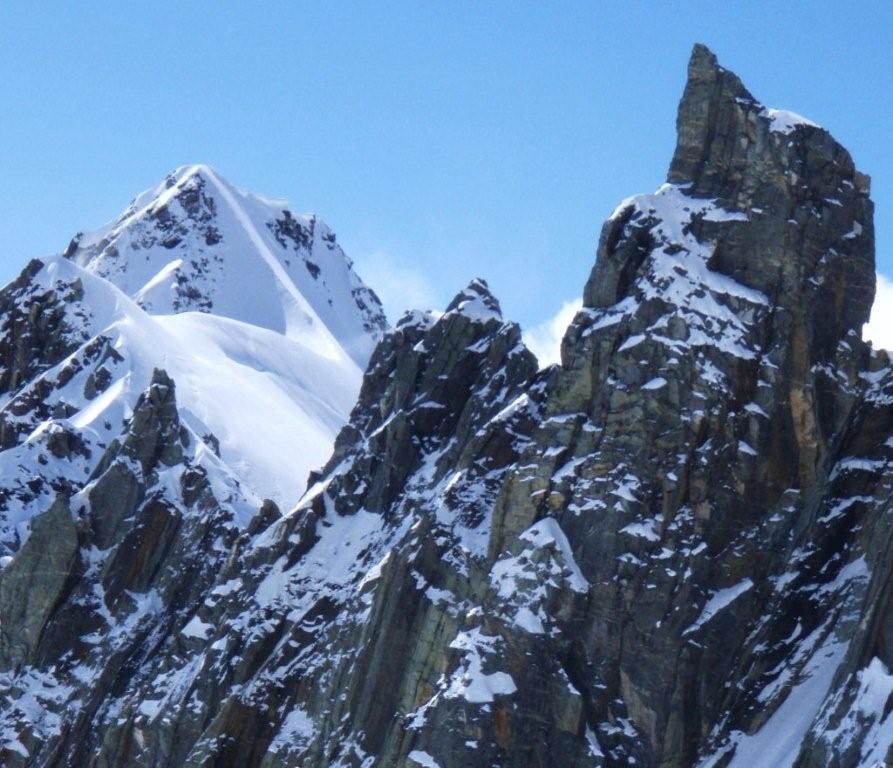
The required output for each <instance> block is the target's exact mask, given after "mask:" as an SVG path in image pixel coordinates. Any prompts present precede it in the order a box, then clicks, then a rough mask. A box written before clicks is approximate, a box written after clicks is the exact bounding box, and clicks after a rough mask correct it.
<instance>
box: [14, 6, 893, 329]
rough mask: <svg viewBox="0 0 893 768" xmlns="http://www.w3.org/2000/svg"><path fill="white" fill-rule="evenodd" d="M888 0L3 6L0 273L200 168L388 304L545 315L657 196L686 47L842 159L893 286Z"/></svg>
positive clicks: (527, 320) (534, 317)
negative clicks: (867, 183)
mask: <svg viewBox="0 0 893 768" xmlns="http://www.w3.org/2000/svg"><path fill="white" fill-rule="evenodd" d="M782 5H783V6H784V7H782ZM891 7H893V5H891V4H881V3H876V4H874V5H873V6H872V5H870V4H868V3H863V4H859V5H858V12H853V11H852V10H845V9H844V8H843V6H842V5H841V4H840V3H830V2H827V3H826V2H811V3H785V4H780V3H765V4H762V5H761V4H759V3H746V4H734V3H722V4H720V3H715V2H711V3H700V2H690V3H673V4H669V3H664V4H658V3H637V2H623V3H595V2H593V3H551V4H543V3H519V2H510V3H509V2H506V3H498V2H494V3H487V4H482V3H464V2H456V1H453V2H425V3H418V2H412V3H359V2H358V3H352V4H348V3H339V2H333V3H319V4H314V5H311V4H299V3H276V2H267V3H263V4H257V3H250V4H249V3H241V4H236V3H200V2H190V3H169V2H153V3H149V4H141V5H140V6H137V5H135V4H130V3H116V4H112V3H108V4H104V3H100V2H93V3H89V4H88V3H65V4H63V3H53V4H40V5H35V4H32V3H25V2H5V3H3V4H2V5H0V72H2V73H3V76H2V78H0V101H2V103H3V104H4V105H5V110H4V118H3V120H2V121H0V146H2V147H3V151H2V152H0V179H2V184H0V221H2V222H3V225H4V231H5V233H6V234H5V237H4V242H3V248H2V251H0V279H2V280H4V281H5V280H6V279H8V278H10V277H12V276H14V275H15V274H16V273H17V272H18V271H19V269H21V267H22V266H23V265H24V263H25V262H26V261H27V260H28V259H29V258H30V257H33V256H39V255H41V254H45V253H50V252H54V251H57V250H60V249H61V248H63V247H64V246H65V245H66V243H67V242H68V240H69V238H70V237H71V236H72V235H73V234H74V233H75V232H76V231H78V230H79V229H91V228H95V227H96V226H98V225H100V224H102V223H103V222H105V221H106V220H108V219H110V218H112V217H113V216H115V215H116V214H117V213H118V212H119V211H120V210H121V209H122V208H123V207H124V206H125V205H126V204H127V203H128V202H129V200H130V199H131V198H132V197H133V196H134V195H135V194H136V193H137V192H139V191H141V190H142V189H144V188H146V187H149V186H151V185H153V184H155V183H156V182H157V181H159V180H160V179H161V178H162V177H163V176H164V175H165V173H167V172H168V171H169V170H171V169H173V168H174V167H176V166H178V165H182V164H186V163H195V162H205V163H210V164H211V165H213V166H215V167H216V168H217V169H218V171H219V172H220V173H221V174H222V175H223V176H225V177H226V178H227V179H229V180H230V181H231V182H233V183H235V184H237V185H239V186H242V187H246V188H249V189H251V190H253V191H256V192H259V193H262V194H267V195H270V196H285V197H288V198H289V200H290V201H291V204H292V206H293V207H294V208H295V209H296V210H300V211H313V212H316V213H318V214H319V215H320V216H322V217H323V218H324V219H325V220H326V221H327V222H328V223H329V224H330V226H332V227H333V228H334V229H335V231H336V232H337V233H338V236H339V239H340V240H341V242H342V243H343V244H344V246H345V248H346V250H347V251H348V253H349V254H350V255H351V256H352V257H353V258H354V260H355V262H356V263H357V266H358V268H359V270H360V272H361V274H362V275H363V276H364V278H365V279H366V280H367V282H368V283H370V284H371V285H372V287H373V288H375V289H376V290H378V291H379V292H380V293H381V294H382V295H383V297H384V298H385V299H386V303H387V305H388V308H389V310H390V311H391V313H392V314H393V313H394V312H395V311H396V310H397V309H399V308H400V305H402V304H433V305H435V306H436V305H442V304H443V303H445V302H446V301H447V300H448V299H449V298H450V296H451V295H452V294H454V293H455V292H456V291H457V290H458V289H459V288H460V287H461V286H462V285H464V284H465V283H466V282H467V281H468V279H469V278H471V277H472V276H475V275H480V276H482V277H485V278H487V279H488V280H489V282H490V284H491V287H492V288H493V290H494V292H495V293H496V295H497V296H498V297H499V298H500V300H501V301H502V304H503V309H504V311H505V314H506V315H508V316H510V317H512V318H514V319H517V320H519V321H520V322H521V323H522V324H524V325H525V326H527V327H531V326H534V325H536V324H540V323H543V322H546V321H547V320H548V319H549V318H550V317H552V316H553V315H554V314H555V312H556V311H557V310H558V309H559V308H560V307H561V305H562V304H563V303H564V302H566V301H570V300H573V299H574V298H575V297H578V296H579V294H580V292H581V290H582V286H583V283H584V281H585V279H586V277H587V275H588V273H589V270H590V268H591V266H592V261H593V258H594V251H595V245H596V241H597V238H598V233H599V229H600V227H601V224H602V222H603V220H604V219H605V217H606V216H607V215H608V214H609V213H610V212H611V211H612V210H613V208H614V207H615V205H616V204H617V203H618V202H619V201H620V200H621V199H622V198H624V197H626V196H628V195H630V194H633V193H636V192H649V191H653V190H654V189H655V188H656V187H657V186H659V185H660V184H661V183H662V182H663V180H664V175H665V173H666V168H667V165H668V163H669V159H670V155H671V153H672V149H673V144H674V121H675V114H676V105H677V103H678V100H679V96H680V95H681V92H682V87H683V84H684V79H685V65H686V61H687V59H688V55H689V52H690V49H691V45H692V43H693V42H695V41H701V42H704V43H706V44H707V45H709V46H710V47H711V48H712V49H713V50H714V51H715V52H716V53H717V55H718V56H719V58H720V62H721V63H722V64H724V65H725V66H727V67H729V68H731V69H734V70H735V71H737V72H738V74H739V75H740V76H741V77H742V79H743V80H744V82H745V83H746V84H747V85H748V87H749V88H750V89H751V91H752V92H753V93H754V95H755V96H757V98H759V99H760V100H762V101H763V102H764V103H766V104H767V105H770V106H775V107H783V108H788V109H792V110H794V111H796V112H799V113H801V114H803V115H806V116H808V117H810V118H811V119H813V120H815V121H816V122H819V123H820V124H822V125H824V126H825V127H826V128H828V129H829V130H831V132H832V133H833V134H834V135H835V136H836V137H837V138H838V139H839V140H840V141H841V142H843V143H844V144H845V145H846V146H847V147H848V148H849V149H850V150H851V152H852V153H853V156H854V158H855V160H856V163H857V165H858V166H859V167H860V168H861V169H862V170H863V171H865V172H867V173H869V174H871V176H872V177H873V182H874V183H873V196H874V199H875V202H876V205H877V242H878V265H879V268H880V269H881V270H882V271H884V272H886V273H887V274H888V275H893V255H891V254H893V249H891V247H890V246H891V240H893V212H891V209H893V153H891V152H890V126H891V124H893V100H891V97H890V94H891V93H893V62H891V57H890V56H889V37H890V34H891V31H893V11H891V10H890V8H891ZM891 323H893V319H891Z"/></svg>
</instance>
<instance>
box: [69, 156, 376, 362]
mask: <svg viewBox="0 0 893 768" xmlns="http://www.w3.org/2000/svg"><path fill="white" fill-rule="evenodd" d="M65 256H66V257H67V258H69V259H71V260H72V261H74V262H75V263H77V264H78V265H79V266H81V267H84V268H85V269H87V270H88V271H90V272H92V273H94V274H97V275H99V276H101V277H103V278H105V279H107V280H110V281H111V282H113V283H114V284H115V285H117V286H118V287H119V288H121V289H122V290H123V291H124V292H125V293H127V294H128V295H130V296H131V297H132V298H134V299H135V300H136V301H137V302H138V303H139V304H140V305H141V306H142V307H143V308H144V309H146V310H147V311H148V312H150V313H151V314H176V313H179V312H188V311H197V312H207V313H212V314H217V315H221V316H224V317H230V318H233V319H235V320H241V321H243V322H248V323H250V324H252V325H258V326H261V327H264V328H268V329H270V330H273V331H277V332H279V333H284V334H286V335H287V336H290V337H295V338H297V339H299V340H302V341H304V342H305V343H308V344H309V345H310V346H313V347H314V348H315V349H316V350H317V351H318V352H320V353H322V354H326V355H333V354H338V352H337V350H338V348H339V347H340V348H342V349H343V350H344V352H345V353H346V354H348V355H349V356H350V357H351V358H352V359H353V360H354V362H356V363H357V364H358V365H359V366H360V367H362V366H364V365H365V363H366V360H367V359H368V356H369V354H371V351H372V348H373V346H374V345H375V343H376V342H377V341H378V339H379V338H380V337H381V334H382V332H383V331H384V329H385V327H386V321H385V316H384V312H383V310H382V307H381V302H380V301H379V299H378V297H377V296H376V295H375V293H374V292H373V291H372V290H370V289H369V288H368V287H367V286H366V285H365V284H364V283H363V281H362V280H361V279H360V277H359V275H357V273H356V271H355V270H354V268H353V263H352V262H351V260H350V259H349V258H348V257H347V256H346V255H345V253H344V252H343V251H342V249H341V247H340V246H339V245H338V244H337V241H336V238H335V234H334V233H333V232H332V231H331V230H330V229H329V227H328V226H326V224H325V223H324V222H322V221H321V220H320V219H318V218H317V217H316V216H314V215H308V214H295V213H292V212H291V210H289V208H288V203H287V202H286V201H285V200H276V199H269V198H265V197H261V196H259V195H255V194H252V193H250V192H246V191H244V190H241V189H239V188H237V187H235V186H233V185H232V184H230V183H229V182H228V181H226V180H225V179H223V178H222V177H221V176H220V175H219V174H218V173H217V171H215V170H214V169H213V168H212V167H211V166H209V165H203V164H196V165H188V166H181V167H180V168H177V169H176V170H175V171H173V172H172V173H170V174H168V175H167V176H166V177H165V179H164V180H163V181H162V182H161V183H160V184H158V185H156V186H155V187H153V188H151V189H148V190H146V191H145V192H143V193H141V194H140V195H138V196H137V197H136V198H134V200H133V201H132V202H131V203H130V205H129V206H128V207H127V208H126V209H125V210H124V211H123V212H122V213H121V215H120V216H118V217H117V218H116V219H114V220H113V221H111V222H109V223H108V224H106V225H105V226H103V227H100V228H99V229H97V230H94V231H92V232H87V233H79V234H78V235H77V236H76V237H75V238H74V239H73V240H72V242H71V243H70V245H69V246H68V248H67V249H66V251H65Z"/></svg>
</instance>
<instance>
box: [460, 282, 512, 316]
mask: <svg viewBox="0 0 893 768" xmlns="http://www.w3.org/2000/svg"><path fill="white" fill-rule="evenodd" d="M446 311H447V312H453V311H458V312H461V313H462V314H465V315H469V316H471V317H474V318H477V319H482V320H487V319H490V318H492V317H495V318H496V319H498V320H501V319H502V310H501V309H500V306H499V301H498V300H497V299H496V297H495V296H494V295H493V294H492V293H491V292H490V286H488V285H487V281H486V280H483V279H481V278H479V277H476V278H474V279H473V280H472V281H471V282H470V283H469V284H468V285H467V286H466V287H465V288H463V289H462V290H461V291H459V293H457V294H456V296H455V297H454V298H453V300H452V301H451V302H450V303H449V304H448V305H447V308H446Z"/></svg>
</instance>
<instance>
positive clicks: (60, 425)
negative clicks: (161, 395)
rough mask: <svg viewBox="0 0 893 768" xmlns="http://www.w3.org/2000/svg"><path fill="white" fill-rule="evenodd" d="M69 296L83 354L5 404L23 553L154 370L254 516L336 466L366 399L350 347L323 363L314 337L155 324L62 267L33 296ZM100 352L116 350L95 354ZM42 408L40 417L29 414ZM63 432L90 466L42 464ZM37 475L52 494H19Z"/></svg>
mask: <svg viewBox="0 0 893 768" xmlns="http://www.w3.org/2000/svg"><path fill="white" fill-rule="evenodd" d="M71 285H77V286H80V288H81V291H82V294H83V295H82V298H81V299H80V301H77V302H66V306H65V310H66V317H67V318H68V319H69V320H70V333H72V334H77V337H78V338H79V339H80V340H81V343H80V344H79V345H78V346H77V347H76V349H75V350H74V351H73V352H71V353H70V354H69V355H67V356H66V357H65V358H64V359H62V360H61V361H60V362H59V363H57V364H56V365H54V366H52V367H50V368H49V369H48V370H47V371H45V372H43V373H42V374H41V375H39V376H38V377H36V378H35V379H34V380H33V381H31V382H29V383H28V384H27V385H26V386H25V387H24V388H23V389H22V390H20V391H19V392H17V393H16V394H15V396H13V397H7V400H6V402H3V403H2V411H0V412H2V413H3V414H4V417H5V422H6V423H7V424H8V425H10V429H11V430H13V431H15V432H16V433H17V434H19V435H21V442H20V443H19V444H16V445H13V446H10V447H8V449H7V450H5V451H3V452H0V477H2V478H3V484H4V488H5V489H6V490H7V491H11V493H7V496H6V497H5V498H4V500H3V502H2V503H0V532H2V533H0V539H2V540H3V542H4V543H6V544H7V545H9V546H11V547H12V548H15V546H16V541H18V542H21V541H24V539H25V538H27V533H28V523H29V521H30V520H31V519H32V517H33V516H34V515H35V514H38V513H39V512H41V511H42V510H43V509H45V508H46V507H47V506H48V505H49V503H51V502H52V496H53V494H54V493H55V491H56V490H58V488H57V487H56V486H57V482H54V481H58V480H59V479H60V478H66V479H67V481H68V482H76V481H77V480H78V478H83V477H84V476H86V475H89V474H90V473H91V472H92V471H93V467H94V465H95V460H96V459H97V458H98V457H99V455H101V453H102V449H103V448H104V447H105V445H106V444H107V442H108V441H109V440H110V439H111V438H112V437H114V436H115V435H116V434H117V431H118V430H119V429H120V425H121V424H122V422H123V421H124V420H125V419H127V418H129V417H130V415H131V411H132V408H133V405H134V403H135V402H136V400H137V398H138V397H139V395H140V394H141V393H142V392H144V391H145V390H146V388H147V387H148V385H149V382H150V381H151V378H152V374H153V371H154V369H156V368H160V369H163V370H165V371H167V372H168V374H169V375H170V376H171V378H173V379H174V381H175V382H176V384H177V387H178V397H177V401H178V406H179V410H180V419H181V420H182V422H183V423H184V424H186V425H187V426H188V427H189V428H190V429H191V430H193V431H194V432H195V433H196V434H197V435H199V436H200V437H202V436H204V437H205V438H206V441H207V442H208V444H209V446H213V448H214V449H215V450H219V454H220V460H221V461H222V462H223V463H224V465H225V466H226V468H227V470H226V472H227V475H231V476H232V478H234V481H238V482H237V485H241V493H242V494H245V495H246V497H247V498H248V499H249V500H251V502H252V504H254V505H255V508H256V506H257V505H258V504H259V503H260V499H261V498H270V499H272V500H274V501H276V502H277V503H278V504H286V505H287V504H290V503H293V502H294V501H295V500H296V499H297V498H298V497H299V496H300V494H301V492H302V490H303V488H304V484H305V481H306V479H307V475H308V473H309V472H310V470H312V469H315V468H317V467H319V466H321V465H322V464H323V463H325V461H326V459H327V458H328V455H329V453H330V451H331V446H332V441H333V439H334V435H335V434H336V432H337V431H338V430H339V429H340V428H341V426H342V425H343V424H344V422H345V420H346V417H347V414H348V413H349V411H350V408H351V406H352V405H353V402H354V400H355V398H356V393H357V391H358V390H359V385H360V380H361V377H362V372H361V371H360V369H359V367H358V366H357V365H356V363H354V361H353V360H352V359H351V358H350V357H349V356H348V355H347V354H346V353H345V352H344V351H343V350H341V349H340V347H338V346H337V345H336V344H333V345H330V346H329V347H328V348H326V349H325V351H326V354H321V353H320V352H319V349H320V346H321V345H319V344H313V343H311V344H309V345H308V344H305V341H306V340H307V339H308V338H309V337H308V336H307V335H304V336H302V337H297V338H293V337H289V336H285V335H282V334H279V333H276V332H274V331H270V330H267V329H265V328H260V327H257V326H253V325H249V324H247V323H243V322H240V321H238V320H232V319H229V318H221V317H216V316H214V315H209V314H201V313H198V312H185V313H182V314H179V315H167V316H158V317H153V316H151V315H149V314H147V313H146V312H145V311H143V310H142V309H141V308H140V307H139V306H137V304H136V303H135V302H134V301H132V300H131V299H130V298H128V297H127V296H126V295H124V294H123V293H122V292H121V291H120V290H118V289H117V288H116V287H115V286H114V285H112V284H111V283H109V282H108V281H107V280H103V279H102V278H99V277H97V276H95V275H93V274H90V273H89V272H86V271H85V270H83V269H82V268H80V267H78V266H77V265H75V264H74V263H72V262H71V261H68V260H66V259H64V258H61V257H57V258H55V259H51V260H49V261H48V262H47V263H46V265H45V266H44V267H43V268H42V269H41V270H40V271H39V272H38V273H37V274H36V275H35V276H34V277H33V278H32V280H31V285H30V292H31V295H35V294H43V293H45V292H47V291H49V290H52V289H53V288H55V289H56V290H59V289H60V287H61V286H71ZM324 339H331V336H330V335H328V334H327V335H326V336H324ZM312 341H313V340H312V339H311V342H312ZM99 346H101V347H102V348H103V349H104V350H106V351H104V352H102V353H97V351H96V350H97V349H98V347H99ZM88 382H91V383H88ZM97 382H98V384H97ZM32 401H34V402H36V401H39V403H40V406H41V408H40V410H39V411H35V410H34V409H33V408H28V407H26V405H25V404H27V403H29V402H32ZM58 430H63V431H65V432H72V433H73V434H76V435H77V442H78V443H79V444H82V445H83V446H84V450H83V451H82V452H81V453H82V454H89V456H86V455H81V456H80V457H77V456H71V455H66V456H62V457H47V456H46V454H44V455H43V457H42V458H41V452H40V451H39V449H36V447H35V446H37V445H39V444H41V443H42V442H45V441H46V440H47V439H48V437H49V435H51V434H52V433H54V432H55V431H58ZM35 476H39V477H43V478H46V479H47V481H48V482H47V485H46V487H45V489H44V492H43V493H39V494H36V495H34V494H31V493H27V492H24V493H23V494H16V493H15V492H14V491H15V489H16V487H17V486H19V485H23V484H24V483H26V482H29V481H30V480H31V478H33V477H35ZM16 499H19V503H17V502H16ZM22 499H24V501H22ZM3 507H5V509H4V508H3Z"/></svg>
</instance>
